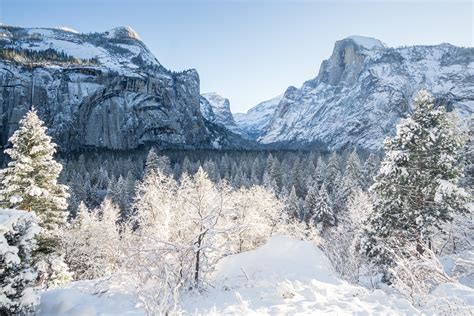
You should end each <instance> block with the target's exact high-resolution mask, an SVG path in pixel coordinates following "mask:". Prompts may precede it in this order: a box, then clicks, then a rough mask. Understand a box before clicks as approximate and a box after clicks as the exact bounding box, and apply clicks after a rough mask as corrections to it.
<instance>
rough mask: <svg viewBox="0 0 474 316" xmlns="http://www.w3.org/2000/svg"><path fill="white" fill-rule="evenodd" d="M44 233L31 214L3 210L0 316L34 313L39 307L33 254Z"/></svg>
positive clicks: (1, 217)
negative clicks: (37, 240) (37, 237)
mask: <svg viewBox="0 0 474 316" xmlns="http://www.w3.org/2000/svg"><path fill="white" fill-rule="evenodd" d="M40 231H41V229H40V228H39V227H38V225H37V224H36V216H35V215H34V214H33V213H31V212H24V211H17V210H5V209H0V314H1V315H12V314H24V313H28V312H32V311H34V310H35V308H36V307H37V306H38V304H39V295H38V289H37V288H36V287H35V280H36V276H37V273H36V271H35V270H34V268H33V263H32V252H33V251H34V249H35V247H36V241H35V237H36V236H37V234H39V233H40Z"/></svg>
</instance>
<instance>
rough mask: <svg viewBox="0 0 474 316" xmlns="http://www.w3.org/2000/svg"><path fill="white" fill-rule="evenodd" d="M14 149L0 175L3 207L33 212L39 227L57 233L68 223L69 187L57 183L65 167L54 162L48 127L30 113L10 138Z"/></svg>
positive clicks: (52, 145) (33, 113) (11, 149)
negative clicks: (38, 220) (36, 216)
mask: <svg viewBox="0 0 474 316" xmlns="http://www.w3.org/2000/svg"><path fill="white" fill-rule="evenodd" d="M10 142H11V143H12V148H9V149H6V150H5V153H6V154H7V155H9V156H10V157H11V159H12V161H11V162H9V163H8V166H7V168H5V169H3V170H1V171H0V178H1V183H0V185H1V187H0V203H1V205H3V206H4V207H7V208H14V209H21V210H26V211H34V212H35V213H36V214H37V215H38V216H39V219H40V226H41V227H43V228H44V229H45V230H46V231H54V230H56V229H57V228H59V227H60V226H61V225H63V224H64V223H65V221H66V216H67V214H66V212H65V210H66V209H67V202H66V199H67V197H68V193H67V187H66V186H64V185H61V184H59V183H58V177H59V174H60V172H61V169H62V166H61V164H60V163H58V162H56V161H55V160H54V153H55V152H56V144H54V143H53V142H52V141H51V137H50V136H48V135H47V134H46V127H45V126H44V125H43V122H42V121H41V120H40V119H39V117H38V115H37V114H36V110H34V109H33V110H31V111H29V112H28V113H27V114H26V116H25V117H24V118H23V119H22V120H21V121H20V128H19V129H18V130H17V131H16V132H15V133H14V134H13V136H12V137H11V138H10Z"/></svg>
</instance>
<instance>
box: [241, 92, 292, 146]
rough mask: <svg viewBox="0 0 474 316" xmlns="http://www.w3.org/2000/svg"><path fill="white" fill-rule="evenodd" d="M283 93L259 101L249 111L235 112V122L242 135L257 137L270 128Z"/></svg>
mask: <svg viewBox="0 0 474 316" xmlns="http://www.w3.org/2000/svg"><path fill="white" fill-rule="evenodd" d="M282 97H283V95H279V96H277V97H275V98H273V99H270V100H268V101H264V102H262V103H259V104H258V105H256V106H255V107H253V108H251V109H250V110H248V111H247V113H236V114H234V118H235V122H236V124H237V126H238V128H239V130H240V132H241V133H242V135H244V136H246V137H248V138H250V139H257V138H259V137H260V136H262V134H263V133H264V131H265V130H266V129H267V128H268V125H269V123H270V121H271V119H272V117H273V115H274V114H275V111H276V109H277V106H278V104H279V103H280V100H281V98H282Z"/></svg>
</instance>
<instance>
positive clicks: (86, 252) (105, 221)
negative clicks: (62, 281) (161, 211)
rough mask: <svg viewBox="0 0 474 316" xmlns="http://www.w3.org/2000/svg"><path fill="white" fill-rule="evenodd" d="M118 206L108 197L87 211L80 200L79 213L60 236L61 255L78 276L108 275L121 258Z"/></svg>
mask: <svg viewBox="0 0 474 316" xmlns="http://www.w3.org/2000/svg"><path fill="white" fill-rule="evenodd" d="M118 218H119V210H118V208H117V207H116V206H115V205H113V204H112V203H111V202H110V200H109V199H105V200H104V202H103V203H102V204H101V206H100V208H98V209H96V210H93V211H89V210H88V209H87V208H86V207H85V205H84V204H81V206H80V207H79V211H78V216H77V217H76V219H75V220H74V221H73V222H72V223H71V225H70V227H69V229H68V230H67V231H66V232H65V233H64V234H63V236H62V250H63V252H64V256H65V257H64V259H65V261H66V262H67V264H68V265H69V267H70V269H71V270H72V272H74V277H75V278H76V279H78V280H83V279H95V278H98V277H102V276H107V275H111V274H112V273H114V272H115V271H117V269H118V265H119V258H120V242H121V241H120V234H119V230H120V227H119V226H118V225H117V221H118Z"/></svg>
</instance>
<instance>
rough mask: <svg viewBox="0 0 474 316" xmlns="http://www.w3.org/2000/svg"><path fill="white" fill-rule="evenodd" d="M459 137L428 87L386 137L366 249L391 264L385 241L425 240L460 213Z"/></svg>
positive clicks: (463, 194)
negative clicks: (390, 134) (411, 110)
mask: <svg viewBox="0 0 474 316" xmlns="http://www.w3.org/2000/svg"><path fill="white" fill-rule="evenodd" d="M462 146H463V142H462V136H461V135H460V133H458V132H457V130H456V128H455V126H454V123H453V121H451V120H450V118H449V116H448V114H447V113H446V111H445V109H444V108H443V107H435V106H434V102H433V98H432V97H431V95H430V94H429V93H428V92H427V91H424V90H422V91H420V92H419V93H418V95H417V97H416V98H415V100H414V104H413V114H412V115H411V116H410V117H408V118H406V119H403V120H402V121H401V122H400V123H399V124H398V126H397V134H396V136H395V137H394V138H391V139H387V140H386V142H385V153H386V154H385V158H384V160H383V162H382V166H381V168H380V171H379V173H378V175H377V177H376V181H375V183H374V184H373V186H372V187H371V191H372V192H373V195H374V213H373V214H372V216H371V218H370V229H369V230H368V232H367V238H366V242H365V248H366V251H367V252H368V253H369V255H371V256H373V257H375V259H376V260H377V261H380V262H382V263H390V259H389V258H388V257H387V256H385V255H384V247H385V246H384V245H387V244H388V246H391V245H394V246H396V245H395V244H397V245H400V244H403V242H415V243H419V244H421V243H422V242H428V243H429V242H430V238H431V235H432V233H433V232H434V230H435V229H436V228H438V229H439V228H440V225H441V224H442V223H443V222H449V221H451V220H452V217H453V214H454V213H456V212H461V213H462V212H465V211H466V209H465V207H466V206H465V205H466V203H467V201H468V198H469V196H468V194H467V193H466V192H465V191H464V190H463V189H460V188H459V187H458V186H457V184H458V181H459V179H460V177H461V175H462V165H461V163H460V159H459V158H460V157H459V153H460V150H461V148H462Z"/></svg>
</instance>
